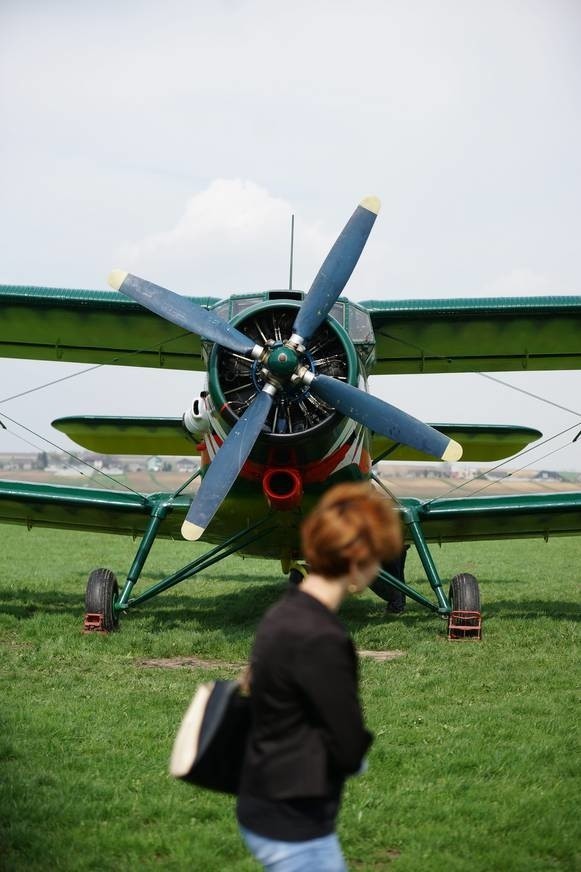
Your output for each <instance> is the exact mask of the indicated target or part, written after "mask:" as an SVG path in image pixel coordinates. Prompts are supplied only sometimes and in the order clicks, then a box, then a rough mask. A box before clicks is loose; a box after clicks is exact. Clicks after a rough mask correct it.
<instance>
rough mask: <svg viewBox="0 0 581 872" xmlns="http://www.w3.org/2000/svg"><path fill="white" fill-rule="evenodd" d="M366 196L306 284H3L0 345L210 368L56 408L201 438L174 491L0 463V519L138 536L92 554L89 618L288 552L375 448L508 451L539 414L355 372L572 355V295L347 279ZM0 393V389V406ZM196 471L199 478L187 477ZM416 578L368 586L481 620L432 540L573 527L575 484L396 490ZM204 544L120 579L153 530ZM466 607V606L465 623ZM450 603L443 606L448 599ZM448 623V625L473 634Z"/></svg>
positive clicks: (472, 454)
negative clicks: (96, 401) (141, 489)
mask: <svg viewBox="0 0 581 872" xmlns="http://www.w3.org/2000/svg"><path fill="white" fill-rule="evenodd" d="M379 208H380V204H379V200H378V199H377V198H375V197H367V198H365V199H363V200H362V201H361V202H360V204H359V205H358V206H357V207H356V209H355V211H354V212H353V214H352V216H351V218H350V219H349V220H348V222H347V224H346V225H345V227H344V229H343V230H342V231H341V233H340V235H339V236H338V238H337V240H336V242H335V243H334V245H333V246H332V248H331V250H330V252H329V254H328V255H327V257H326V259H325V261H324V262H323V264H322V266H321V268H320V270H319V272H318V273H317V275H316V277H315V279H314V281H313V283H312V285H311V287H310V289H309V291H308V293H306V294H305V293H303V292H301V291H297V290H293V289H292V287H291V289H288V290H270V291H263V292H256V293H248V294H237V295H232V296H231V297H229V298H228V299H223V300H220V299H216V298H209V297H202V298H200V297H197V298H194V297H186V296H182V295H180V294H176V293H174V292H172V291H169V290H167V289H165V288H162V287H160V286H158V285H154V284H152V283H151V282H148V281H146V280H145V279H142V278H139V277H137V276H134V275H131V274H129V273H127V272H125V271H122V270H113V272H112V273H111V275H110V277H109V282H110V285H111V286H112V288H113V290H112V291H90V290H65V289H58V288H56V289H55V288H40V287H26V286H23V287H19V286H7V285H5V286H0V356H3V357H8V358H20V359H31V360H50V361H54V360H58V361H63V362H67V363H72V362H74V363H94V364H107V365H115V366H138V367H145V368H147V367H156V368H162V369H167V370H170V371H171V370H188V371H192V370H205V371H206V372H207V387H206V390H204V391H203V392H202V393H201V395H200V396H198V397H196V398H195V399H194V400H193V402H192V405H191V407H190V408H189V409H188V410H187V411H186V412H185V414H184V415H183V416H179V417H175V418H159V417H157V418H156V417H129V416H125V417H123V416H122V417H116V416H98V415H95V416H80V417H67V418H61V419H58V420H56V421H53V426H54V427H55V428H56V429H57V430H58V431H60V432H61V433H64V434H66V435H67V436H68V437H70V438H71V439H72V440H73V441H74V442H76V443H77V444H78V445H80V446H82V447H83V448H85V449H89V450H91V451H95V452H98V453H101V454H108V453H109V454H161V455H175V456H184V455H186V456H187V455H192V456H193V455H198V456H199V458H200V467H199V470H198V471H197V472H196V473H194V475H192V476H190V477H189V478H188V480H187V481H185V482H184V484H183V485H182V486H181V487H180V488H179V489H178V490H177V491H175V492H174V493H146V494H141V493H136V492H134V491H127V492H118V491H111V490H107V489H100V488H95V487H90V488H80V487H72V486H68V485H52V484H39V483H33V482H12V481H0V522H2V523H11V524H25V525H26V526H27V527H28V528H29V529H32V528H33V527H36V526H42V527H49V528H64V529H70V530H79V531H97V532H107V533H115V534H126V535H130V536H132V537H134V538H139V540H140V541H139V544H138V547H137V551H136V554H135V557H134V559H133V562H132V564H131V567H130V568H129V570H128V571H127V574H126V576H125V579H124V581H123V583H122V584H121V585H119V582H118V579H117V577H116V575H115V574H114V573H113V571H112V570H110V569H105V568H97V569H94V570H92V571H91V573H90V574H89V578H88V582H87V589H86V595H85V603H86V612H87V613H86V617H85V629H87V630H97V631H102V632H109V631H111V630H114V629H117V628H118V626H119V621H120V617H121V615H122V614H124V613H126V612H128V611H129V610H131V609H133V608H134V607H136V606H139V605H141V604H142V603H144V602H146V601H148V600H149V599H151V598H153V597H155V596H157V595H158V594H160V593H162V592H163V591H166V590H168V589H170V588H172V587H174V586H175V585H177V584H179V583H181V582H182V581H184V580H186V579H189V578H191V577H193V576H195V575H196V574H197V573H199V572H201V571H203V570H205V569H207V568H209V567H210V566H212V565H214V564H215V563H217V562H218V561H220V560H223V559H224V558H226V557H228V556H229V555H231V554H234V553H241V554H248V555H255V556H261V557H266V558H272V559H277V560H279V561H280V562H281V566H282V570H283V572H284V573H286V574H289V573H292V572H293V571H296V569H297V568H300V561H301V558H302V555H301V553H300V542H299V527H300V523H301V519H302V518H303V516H304V515H305V514H306V513H307V512H308V511H309V510H310V508H311V507H312V506H313V505H314V504H315V502H316V500H317V499H318V498H319V496H320V495H321V494H322V493H323V492H324V490H325V489H326V488H328V487H329V486H331V485H333V484H335V483H338V482H342V481H356V480H367V479H371V480H373V481H375V482H376V485H377V486H379V487H382V486H383V485H382V483H381V480H380V479H379V478H378V476H377V475H376V474H375V471H374V467H375V464H376V463H378V462H379V461H380V460H382V459H384V458H389V459H390V460H402V461H404V460H405V461H411V460H426V459H440V460H443V461H456V460H459V459H460V457H463V459H464V460H467V461H472V462H474V461H478V462H487V461H493V460H500V459H503V458H506V457H511V456H513V455H515V454H516V453H518V452H520V451H521V450H523V449H524V448H525V447H526V446H527V445H529V444H530V443H531V442H534V441H535V440H537V439H538V438H539V437H540V436H541V435H542V434H541V433H540V432H539V431H538V430H535V429H532V428H527V427H519V426H507V425H480V424H476V425H466V424H461V425H460V424H456V425H455V424H440V423H436V424H432V425H429V424H426V423H424V422H422V421H420V420H418V419H416V418H414V417H412V416H411V415H409V414H408V413H406V412H405V411H403V410H400V409H398V408H396V407H395V406H393V405H391V404H390V403H388V402H385V401H383V400H380V399H378V398H376V397H374V396H372V395H371V394H370V393H369V392H368V376H369V375H370V374H371V373H373V374H376V375H389V374H412V373H414V374H417V375H422V374H425V373H462V372H481V371H484V372H487V373H490V372H502V371H522V370H525V371H527V370H528V371H536V370H560V369H567V370H576V369H580V368H581V342H580V341H579V340H580V337H581V296H566V297H544V298H518V299H503V298H499V299H490V298H489V299H482V298H479V299H455V300H447V299H446V300H442V299H432V300H421V301H416V300H395V301H389V302H387V301H373V300H371V301H367V302H364V303H354V302H351V301H349V300H348V299H347V298H346V297H344V296H342V294H343V291H344V289H345V286H346V284H347V282H348V280H349V278H350V276H351V274H352V272H353V270H354V268H355V266H356V264H357V261H358V259H359V257H360V255H361V253H362V251H363V248H364V246H365V243H366V241H367V239H368V236H369V234H370V232H371V229H372V227H373V225H374V222H375V220H376V218H377V214H378V212H379ZM1 418H2V410H1V409H0V420H1ZM196 477H199V488H198V490H197V492H196V493H195V494H194V495H193V497H192V496H191V495H188V494H187V493H186V489H187V487H188V486H189V485H190V484H191V482H192V481H193V480H194V479H195V478H196ZM398 508H399V511H400V512H401V516H402V521H403V524H404V529H405V534H406V540H407V541H408V542H410V543H412V544H413V545H415V547H416V549H417V552H418V555H419V558H420V561H421V563H422V566H423V569H424V571H425V573H426V577H427V580H428V582H429V585H430V588H431V598H428V596H426V595H425V594H424V593H422V592H421V591H419V590H417V589H416V588H414V587H413V586H411V585H409V584H407V583H406V582H405V581H403V580H402V578H401V577H399V576H398V575H397V574H394V572H393V571H389V567H385V568H383V569H382V570H381V571H380V573H379V576H378V578H377V579H376V581H375V582H374V584H373V586H372V589H373V590H374V591H375V592H376V593H377V594H378V595H379V596H380V597H382V598H383V599H388V598H389V595H390V593H391V592H392V591H393V588H396V589H397V590H399V591H401V592H402V593H404V594H405V595H406V596H408V597H410V598H411V599H412V600H414V601H416V602H417V603H420V604H421V605H422V606H425V607H426V608H427V609H429V610H430V611H431V612H433V613H435V614H438V615H440V616H442V617H445V618H447V619H448V621H449V625H450V626H452V624H451V621H452V620H456V621H460V623H459V624H458V623H456V624H454V626H455V627H462V626H464V627H469V628H472V627H475V626H478V627H480V624H479V620H480V618H479V615H480V592H479V587H478V581H477V579H475V578H474V576H473V575H471V574H469V573H463V572H460V573H458V574H457V575H456V576H454V578H453V579H452V580H451V583H450V587H449V590H448V593H446V591H445V590H444V582H443V580H442V579H441V578H440V576H439V573H438V570H437V568H436V565H435V562H434V559H433V557H432V554H431V551H430V545H431V544H432V543H438V544H442V543H445V542H457V541H478V540H483V539H512V538H520V537H533V536H543V537H545V539H547V538H548V537H549V536H553V535H579V534H581V492H579V493H552V494H550V493H549V494H530V495H511V496H493V497H491V496H469V497H462V498H454V497H450V498H445V497H444V498H437V499H432V500H419V499H412V498H402V499H400V500H398ZM180 535H181V536H183V537H184V538H185V539H187V540H191V541H198V540H199V541H202V542H205V543H207V544H208V545H209V546H211V547H210V548H209V549H208V550H207V551H205V552H204V553H203V554H201V555H199V554H197V556H196V557H195V558H194V559H193V560H192V561H191V562H190V563H188V564H187V565H186V566H183V567H180V568H179V569H178V570H176V571H175V572H173V573H171V575H169V576H167V577H166V578H164V579H162V580H161V581H159V582H157V583H155V584H153V585H151V586H149V587H147V588H146V589H145V590H143V591H141V592H140V593H136V592H135V591H134V589H135V585H136V584H137V582H138V581H139V579H140V577H141V573H142V571H143V568H144V565H145V563H146V560H147V556H148V554H149V552H150V550H151V547H152V545H153V543H154V541H155V540H156V538H157V537H160V536H161V537H166V538H173V539H177V538H179V537H180ZM462 615H466V616H467V617H465V618H464V624H462V620H463V618H462ZM454 616H455V618H454ZM473 636H474V634H473V633H471V631H468V630H466V631H465V632H462V631H461V630H459V631H458V633H457V634H456V635H455V636H450V638H470V637H473Z"/></svg>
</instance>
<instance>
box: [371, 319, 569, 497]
mask: <svg viewBox="0 0 581 872" xmlns="http://www.w3.org/2000/svg"><path fill="white" fill-rule="evenodd" d="M381 335H382V336H385V337H386V338H389V339H392V340H394V341H395V342H399V343H400V344H402V345H407V346H408V347H410V348H414V349H415V350H416V351H419V352H420V353H421V354H422V355H423V356H429V357H431V358H432V359H434V360H449V358H448V357H446V355H444V354H436V353H435V352H432V351H430V349H428V348H423V347H422V346H421V345H417V344H416V343H414V342H410V341H409V340H407V339H401V338H400V337H399V336H394V335H393V334H392V333H386V332H384V331H381ZM464 372H465V373H467V374H468V375H479V376H481V377H482V378H486V379H489V380H490V381H493V382H496V383H497V384H499V385H502V386H503V387H506V388H509V389H510V390H513V391H517V392H518V393H520V394H524V395H525V396H527V397H530V398H532V399H535V400H539V401H540V402H542V403H546V404H547V405H549V406H553V407H554V408H556V409H560V410H561V411H563V412H568V413H569V414H571V415H575V416H576V417H581V412H579V411H577V410H575V409H570V408H569V407H567V406H562V405H560V404H559V403H555V402H554V400H550V399H548V397H543V396H541V395H540V394H535V393H533V392H532V391H527V390H525V389H524V388H520V387H518V385H513V384H511V382H507V381H504V380H503V379H500V378H498V377H497V376H493V375H490V373H487V372H482V371H481V370H477V369H466V370H464ZM580 423H581V422H576V423H575V424H573V426H572V427H567V428H566V429H565V430H562V431H561V432H560V433H555V434H554V435H553V436H549V437H547V438H546V439H542V440H541V441H540V442H537V443H536V444H535V445H533V446H531V447H530V448H525V449H524V450H523V451H521V452H519V453H518V454H517V455H515V456H513V457H508V458H506V460H503V461H501V462H500V463H499V464H497V465H496V466H493V467H492V468H491V469H488V470H486V471H485V472H481V473H479V474H478V475H475V476H473V477H472V478H469V479H466V480H465V481H463V482H462V483H461V484H458V485H456V486H455V487H452V488H450V489H449V490H447V491H445V492H444V493H443V494H439V495H438V496H436V497H432V499H430V500H426V501H425V502H423V503H422V505H424V506H428V505H431V504H432V503H435V502H437V501H438V500H441V499H444V498H445V497H447V496H448V495H449V494H451V493H454V492H455V491H458V490H461V489H462V488H464V487H467V486H468V485H469V484H472V482H474V481H478V479H480V478H483V477H484V476H486V475H488V474H489V473H491V472H494V471H495V470H497V469H501V468H502V467H503V466H505V465H506V464H507V463H513V462H514V460H515V459H516V458H521V457H524V455H525V454H528V453H529V452H530V451H537V450H538V449H539V448H541V446H543V445H546V444H547V443H548V442H551V441H552V440H553V439H557V438H558V437H559V436H563V435H564V434H565V433H568V432H569V431H570V430H575V429H576V428H577V427H578V426H579V424H580ZM576 438H577V437H576ZM576 438H575V439H573V440H572V441H573V442H575V441H576ZM568 444H569V443H566V444H565V445H561V446H559V448H556V449H554V450H553V451H550V452H549V454H544V455H542V457H538V458H537V460H543V459H544V458H545V457H549V456H550V455H551V454H556V453H557V452H558V451H562V450H563V448H566V447H567V445H568ZM525 468H526V466H523V467H521V469H525ZM514 471H515V472H519V471H520V470H514ZM510 475H512V472H511V473H509V474H508V475H506V476H505V477H504V478H508V477H509V476H510ZM500 481H504V479H500ZM493 483H495V482H493ZM490 486H491V485H485V487H483V488H479V490H477V491H475V493H480V491H481V490H485V489H486V488H487V487H490Z"/></svg>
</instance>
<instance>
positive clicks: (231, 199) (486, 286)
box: [0, 0, 581, 469]
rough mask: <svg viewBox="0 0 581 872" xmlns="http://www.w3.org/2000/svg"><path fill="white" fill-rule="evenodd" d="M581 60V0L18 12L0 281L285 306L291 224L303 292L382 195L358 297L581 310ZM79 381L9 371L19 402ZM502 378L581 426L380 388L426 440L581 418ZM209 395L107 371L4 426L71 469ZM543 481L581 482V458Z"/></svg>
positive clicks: (575, 377)
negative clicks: (243, 294)
mask: <svg viewBox="0 0 581 872" xmlns="http://www.w3.org/2000/svg"><path fill="white" fill-rule="evenodd" d="M580 46H581V3H579V2H578V0H502V2H495V0H488V2H486V3H482V2H480V0H474V2H471V0H439V2H438V3H436V2H430V0H401V2H390V0H383V2H370V0H358V2H354V0H351V2H341V0H334V2H326V0H311V2H308V3H307V2H303V0H295V2H293V3H281V2H273V0H270V2H260V0H215V2H213V3H207V2H205V3H202V2H198V0H188V2H180V0H165V2H163V3H159V2H151V3H150V2H143V0H140V2H137V0H136V2H132V0H126V2H119V0H117V2H108V0H101V2H100V3H98V4H97V3H95V4H89V3H70V2H64V0H63V2H59V0H50V2H40V0H38V2H34V0H28V2H21V0H2V3H0V111H1V118H2V134H1V137H0V153H1V161H0V174H1V176H0V190H1V192H2V193H1V197H2V200H1V202H2V209H1V210H0V283H4V284H37V285H46V286H53V287H76V288H97V289H105V288H106V276H107V274H108V272H109V270H110V269H111V268H112V267H114V266H115V267H117V266H119V267H123V268H125V269H128V270H130V271H133V272H136V273H138V274H141V275H145V276H146V277H147V278H150V279H151V280H153V281H157V282H159V283H161V284H165V285H166V286H169V287H171V288H173V289H174V290H177V291H182V292H184V293H190V294H194V295H198V294H199V295H207V294H211V295H215V296H226V295H228V294H229V293H231V292H238V291H249V290H255V289H256V290H263V289H265V288H272V287H285V285H286V283H287V280H288V241H289V223H290V214H291V212H294V213H295V214H296V222H297V223H296V261H295V285H296V286H297V287H302V288H304V289H307V288H308V287H309V285H310V282H311V280H312V278H313V276H314V274H315V272H316V270H317V268H318V266H319V265H320V263H321V261H322V259H323V258H324V256H325V254H326V252H327V250H328V248H329V246H330V244H331V243H332V241H333V240H334V238H335V236H336V235H337V233H338V232H339V230H340V229H341V227H342V226H343V224H344V223H345V221H346V220H347V218H348V217H349V215H350V214H351V212H352V210H353V208H354V206H355V204H356V203H357V202H358V200H360V199H361V197H362V196H365V195H368V194H376V195H377V196H379V197H380V198H381V200H382V203H383V208H382V212H381V214H380V217H379V219H378V221H377V223H376V225H375V228H374V230H373V233H372V236H371V238H370V241H369V243H368V245H367V248H366V250H365V252H364V254H363V256H362V258H361V261H360V263H359V265H358V267H357V269H356V271H355V273H354V275H353V277H352V279H351V281H350V283H349V285H348V287H347V290H346V294H347V295H348V296H350V297H351V298H352V299H355V300H363V299H370V298H373V299H381V300H394V299H398V298H428V297H458V296H474V297H483V296H491V295H503V296H518V295H546V294H581V259H580V258H579V254H578V249H579V239H580V235H581V234H580V231H581V226H580V225H581V219H580V214H581V210H580V207H579V204H580V202H581V157H580V156H581V111H580V110H581V106H580V102H581V97H580V95H581V87H580V86H581V81H580V80H581V75H580V74H581V52H580V50H579V47H580ZM0 327H1V325H0ZM77 369H79V368H78V367H74V366H67V365H60V364H47V363H32V362H27V361H22V362H20V361H7V360H0V399H2V398H3V397H5V396H8V395H11V394H13V393H16V392H18V391H21V390H26V389H28V388H31V387H34V386H36V385H40V384H43V383H44V382H47V381H50V380H51V379H53V378H58V377H60V376H62V375H64V374H66V373H68V372H74V371H76V370H77ZM501 377H503V378H506V380H507V381H510V382H512V383H513V384H515V385H517V386H519V387H522V388H524V389H526V390H529V391H533V392H535V393H538V394H541V395H542V396H544V397H546V398H548V399H551V400H553V401H555V402H557V403H560V404H562V405H564V406H567V407H569V408H571V409H572V410H577V411H578V414H577V415H574V414H572V413H569V412H558V411H557V410H555V409H554V408H552V407H550V406H548V405H546V404H543V403H542V402H540V401H538V400H533V399H531V398H526V397H524V396H522V395H521V394H518V393H516V392H515V391H511V390H509V389H507V388H503V387H500V386H498V385H493V384H491V383H488V382H486V381H485V379H483V378H481V377H479V376H478V375H459V376H446V377H444V376H422V377H411V376H407V377H391V378H389V377H383V378H376V379H372V382H371V385H372V390H373V391H374V392H376V393H377V394H379V395H380V396H382V397H384V398H385V399H389V400H390V402H392V403H395V404H396V405H399V406H400V407H402V408H404V409H406V410H407V411H409V412H411V413H412V414H415V415H417V416H418V417H421V418H423V419H424V420H427V421H450V422H466V423H515V424H524V425H529V426H533V427H537V428H538V429H540V430H542V431H543V432H544V433H545V434H546V435H552V434H553V433H556V432H558V431H560V430H563V429H564V428H566V427H570V426H572V425H573V424H575V422H576V421H581V411H579V410H580V409H581V390H580V388H581V374H578V373H567V374H562V373H546V374H544V373H543V374H537V375H534V374H523V373H519V374H510V375H506V376H501ZM200 387H201V379H200V376H198V375H196V374H193V375H189V374H187V373H171V372H154V371H152V370H138V369H133V368H127V369H126V370H124V369H122V368H119V369H114V368H101V369H99V370H97V371H96V372H94V373H91V374H88V375H82V376H80V377H79V378H77V379H73V380H71V381H69V382H67V383H66V388H63V386H60V387H52V388H48V389H46V390H44V391H41V392H37V393H35V394H32V395H30V396H29V397H27V398H23V399H20V400H14V401H12V402H10V403H6V404H5V405H0V419H2V411H4V412H6V413H7V414H9V415H10V416H11V417H13V418H15V419H16V420H18V421H20V422H22V423H24V424H26V425H27V426H28V427H30V428H32V429H33V430H35V431H37V432H38V433H40V434H41V435H44V436H49V438H51V439H53V440H54V441H55V442H57V443H59V444H62V445H66V446H68V447H70V446H71V443H70V442H68V440H66V439H65V438H64V437H62V436H61V435H60V434H58V433H56V431H52V430H51V429H50V426H49V424H50V421H51V420H52V419H53V418H55V417H60V416H63V415H69V414H77V413H78V414H118V413H119V414H150V415H172V416H173V415H180V414H181V413H182V411H183V410H184V408H185V406H186V405H187V404H188V403H189V401H190V400H191V397H192V396H193V395H194V393H195V392H196V391H197V390H199V388H200ZM5 423H9V422H5ZM9 427H10V429H11V431H12V432H8V431H4V430H0V451H11V450H14V451H20V450H27V448H28V446H27V445H25V444H24V443H22V442H21V441H19V439H17V438H16V436H15V435H13V434H14V433H17V432H21V431H18V430H17V428H16V427H13V426H12V425H11V424H9ZM580 427H581V424H580ZM575 432H576V431H572V433H571V434H570V435H569V436H568V437H563V438H562V439H560V440H555V441H554V442H552V443H550V444H549V445H548V446H546V447H545V448H541V449H539V452H538V457H539V458H540V457H541V455H542V454H544V453H546V452H547V451H549V450H551V449H552V448H554V447H557V446H558V445H561V444H564V443H565V442H566V441H567V438H568V439H569V440H570V439H571V438H572V436H573V435H575ZM24 435H26V438H27V439H31V437H30V434H28V435H27V434H24ZM32 441H34V442H35V443H37V444H39V445H41V444H42V443H40V441H39V440H38V439H37V438H33V439H32ZM534 457H535V455H533V462H535V461H534ZM523 462H524V461H523ZM538 465H539V466H541V467H544V466H548V467H550V468H576V469H581V440H579V441H578V442H577V443H575V446H572V447H569V448H566V449H565V450H563V451H561V452H559V453H557V454H556V455H553V457H551V458H547V459H546V460H542V459H539V460H538Z"/></svg>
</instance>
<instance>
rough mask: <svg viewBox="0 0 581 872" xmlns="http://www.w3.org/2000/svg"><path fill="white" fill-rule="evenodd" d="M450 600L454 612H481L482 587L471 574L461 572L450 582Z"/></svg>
mask: <svg viewBox="0 0 581 872" xmlns="http://www.w3.org/2000/svg"><path fill="white" fill-rule="evenodd" d="M448 598H449V600H450V605H451V606H452V611H462V612H479V611H480V587H479V586H478V581H477V580H476V578H475V577H474V576H473V575H470V573H469V572H460V573H459V574H458V575H455V576H454V578H453V579H452V581H451V582H450V591H449V593H448Z"/></svg>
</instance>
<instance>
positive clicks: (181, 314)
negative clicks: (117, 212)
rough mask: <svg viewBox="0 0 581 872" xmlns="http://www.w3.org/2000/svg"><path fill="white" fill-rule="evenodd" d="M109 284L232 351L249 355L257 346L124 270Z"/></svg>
mask: <svg viewBox="0 0 581 872" xmlns="http://www.w3.org/2000/svg"><path fill="white" fill-rule="evenodd" d="M109 284H110V285H111V287H112V288H114V289H115V290H116V291H121V293H123V294H126V295H127V296H128V297H131V299H132V300H135V301H136V302H138V303H140V304H141V305H142V306H144V307H145V308H146V309H149V311H150V312H155V313H156V315H160V316H161V317H162V318H165V320H166V321H171V323H172V324H177V325H178V327H183V328H184V329H185V330H188V331H189V332H190V333H195V334H196V335H197V336H203V337H204V338H206V339H209V340H210V341H211V342H217V343H218V345H222V346H223V347H224V348H228V349H230V351H236V352H237V353H238V354H244V355H249V354H251V352H252V350H253V348H254V347H255V344H254V342H253V341H252V340H251V339H249V338H248V336H245V335H244V333H241V332H240V330H237V329H236V327H232V325H231V324H228V322H227V321H224V320H223V319H222V318H220V317H219V316H218V315H215V314H213V313H212V312H208V311H207V309H202V307H201V306H198V305H197V303H192V301H191V300H188V299H187V298H186V297H182V296H180V294H174V293H173V291H168V290H167V288H161V287H160V286H159V285H154V284H152V283H151V282H147V281H145V279H140V278H139V277H138V276H134V275H131V273H126V272H123V270H120V269H115V270H113V272H112V273H111V274H110V275H109Z"/></svg>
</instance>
